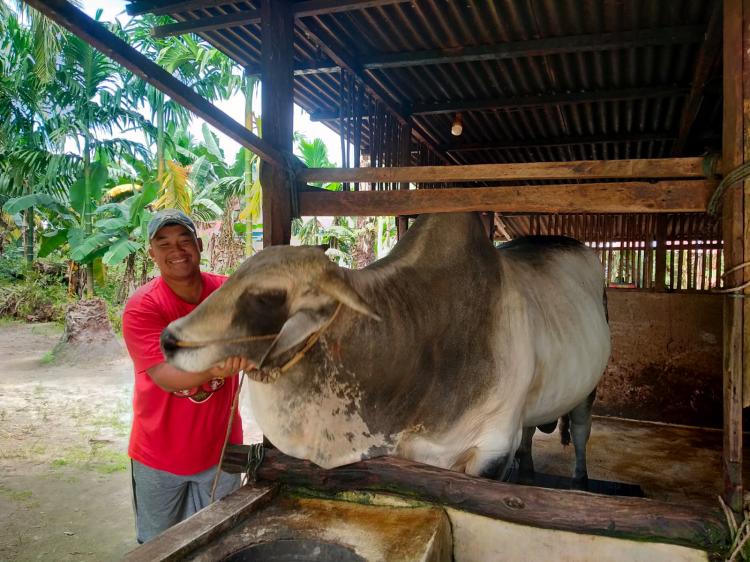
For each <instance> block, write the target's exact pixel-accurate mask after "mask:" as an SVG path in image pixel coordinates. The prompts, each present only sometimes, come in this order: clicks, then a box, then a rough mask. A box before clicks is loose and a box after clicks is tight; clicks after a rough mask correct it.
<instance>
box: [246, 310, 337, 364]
mask: <svg viewBox="0 0 750 562" xmlns="http://www.w3.org/2000/svg"><path fill="white" fill-rule="evenodd" d="M326 319H327V318H326V317H325V316H323V315H321V314H319V313H318V312H316V311H313V310H300V311H299V312H297V313H295V314H293V315H292V316H290V317H289V319H288V320H287V321H286V322H284V325H283V326H282V327H281V331H280V332H279V335H278V336H276V339H275V340H273V343H272V344H271V346H270V347H269V349H268V351H266V354H265V355H264V356H263V359H261V360H260V366H263V365H264V364H265V362H266V361H268V360H269V359H274V358H276V357H278V356H279V355H281V354H283V353H285V352H287V351H289V350H290V349H294V348H295V347H297V346H298V345H300V344H301V343H302V342H304V341H305V340H307V338H309V337H310V336H312V335H313V334H314V333H315V332H317V331H318V330H320V328H322V327H323V325H324V324H325V323H326Z"/></svg>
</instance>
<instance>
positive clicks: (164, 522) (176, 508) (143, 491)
mask: <svg viewBox="0 0 750 562" xmlns="http://www.w3.org/2000/svg"><path fill="white" fill-rule="evenodd" d="M131 473H132V475H133V511H135V529H136V537H137V539H138V542H139V543H144V542H146V541H148V540H151V539H152V538H154V537H155V536H156V535H158V534H159V533H161V532H162V531H164V530H166V529H168V528H169V527H171V526H172V525H176V524H177V523H179V522H180V521H182V520H183V519H187V518H188V517H190V516H191V515H192V514H193V513H196V512H197V511H199V510H201V509H203V508H204V507H206V506H207V505H208V504H209V502H210V500H211V487H212V486H213V483H214V475H215V474H216V467H215V466H214V467H211V468H209V469H208V470H204V471H203V472H199V473H198V474H191V475H188V476H180V475H179V474H172V473H171V472H166V471H164V470H157V469H155V468H150V467H148V466H146V465H145V464H142V463H140V462H138V461H134V460H131ZM239 487H240V475H239V474H229V473H227V472H224V471H222V472H221V476H220V477H219V483H218V484H217V485H216V494H215V499H216V500H218V499H220V498H223V497H224V496H226V495H227V494H229V493H230V492H233V491H234V490H236V489H237V488H239Z"/></svg>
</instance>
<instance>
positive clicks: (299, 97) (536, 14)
mask: <svg viewBox="0 0 750 562" xmlns="http://www.w3.org/2000/svg"><path fill="white" fill-rule="evenodd" d="M371 4H372V3H368V6H369V5H371ZM715 5H716V2H715V0H673V1H669V2H663V1H654V0H632V1H631V0H628V1H625V0H600V1H594V0H502V1H494V2H493V1H490V2H488V1H480V0H461V1H453V0H412V1H410V2H401V3H390V4H387V5H381V6H370V7H366V8H362V9H354V10H349V11H345V12H338V13H330V14H325V15H316V16H308V17H303V18H301V19H300V20H299V22H300V23H299V24H298V25H297V26H296V32H295V45H294V47H295V49H294V53H295V62H296V63H297V64H298V65H305V64H307V65H310V64H314V63H315V61H320V60H323V61H325V60H326V56H325V55H324V54H323V50H322V49H321V48H320V43H323V44H325V45H327V46H328V47H330V48H332V49H334V50H336V51H339V52H341V53H345V54H347V55H350V56H351V57H352V58H353V59H354V60H355V61H372V60H375V61H377V60H380V59H382V58H383V57H384V56H393V55H394V54H400V55H403V54H414V53H420V52H426V51H432V50H440V51H443V52H446V53H456V52H459V51H460V49H466V48H475V47H482V46H490V45H498V44H506V43H510V42H518V41H529V40H539V39H554V38H569V37H572V36H580V35H599V34H605V33H616V32H641V31H645V32H647V31H648V30H655V31H657V32H659V33H657V35H659V36H660V37H657V38H656V39H654V38H652V39H651V40H649V41H648V42H647V43H648V44H643V45H636V46H632V45H631V46H628V47H624V48H610V47H607V46H606V45H603V46H602V48H601V50H584V51H575V52H559V49H558V50H557V51H554V52H553V54H545V53H541V54H540V53H535V54H532V55H528V56H517V57H512V58H505V59H502V60H474V61H471V62H447V63H441V64H420V65H418V66H403V67H389V68H366V69H365V70H362V71H361V75H362V76H364V77H366V79H367V80H370V81H372V82H374V83H376V84H377V85H378V86H379V87H380V88H382V90H384V91H385V92H387V93H388V94H389V95H390V96H391V97H392V98H393V101H394V102H395V104H396V105H397V106H398V107H403V108H404V112H405V113H408V112H409V108H413V107H415V106H417V107H420V106H423V105H424V104H432V103H448V102H449V103H451V104H454V105H455V107H460V106H461V104H466V105H472V103H476V102H477V101H478V100H479V101H481V100H491V99H494V100H497V99H507V98H510V99H511V101H512V100H517V99H521V98H523V99H531V98H534V97H538V96H545V97H549V96H558V97H560V96H563V98H564V97H565V96H568V97H569V98H570V97H576V96H578V98H577V99H576V100H574V101H561V102H560V103H545V104H543V105H540V106H536V107H529V105H528V104H525V105H524V104H521V105H522V106H520V107H513V106H507V105H506V106H504V107H502V108H501V109H481V110H472V111H463V112H462V113H463V125H464V127H463V134H462V135H461V137H460V138H458V139H456V137H452V136H451V134H450V125H451V122H452V120H453V117H454V112H452V111H451V112H446V113H437V114H419V115H415V116H414V117H413V119H414V123H415V125H416V126H417V127H418V128H420V129H421V130H422V131H423V132H424V133H425V136H426V137H427V138H429V139H430V140H431V141H432V142H433V144H434V145H435V146H437V147H438V148H440V149H441V150H443V151H446V152H445V153H446V154H447V155H448V156H449V157H450V158H451V159H452V160H453V161H456V162H459V163H484V162H530V161H550V160H578V159H613V158H652V157H662V156H669V155H670V154H671V151H672V145H673V142H674V139H675V138H676V137H677V135H678V131H679V127H680V120H681V115H682V110H683V106H684V104H685V99H686V96H687V93H688V91H689V87H690V84H691V81H692V78H693V72H694V67H695V65H696V62H697V59H698V56H699V52H700V49H701V45H702V41H703V37H702V35H700V34H696V33H690V29H694V30H699V31H700V30H704V29H706V28H707V26H708V22H709V20H710V17H711V13H712V11H713V9H714V6H715ZM257 8H259V2H227V3H225V4H223V5H221V6H218V7H206V8H204V9H201V10H191V11H177V12H175V13H173V14H172V15H173V17H174V18H175V19H176V20H178V21H184V20H200V19H203V18H206V17H210V16H217V15H223V14H230V13H234V12H238V11H242V10H250V9H257ZM303 28H306V29H308V30H311V31H312V32H313V33H314V34H315V35H317V36H318V37H317V38H315V37H309V36H308V35H307V34H306V33H305V31H304V30H303ZM675 29H682V32H680V34H678V35H680V38H678V39H676V40H675V39H674V38H670V37H671V36H670V34H669V33H668V31H669V30H675ZM661 31H664V33H663V34H661V33H660V32H661ZM200 35H201V36H202V37H203V38H205V39H206V40H207V41H209V42H210V43H212V44H214V45H215V46H217V47H218V48H220V49H221V50H223V51H224V52H225V53H227V54H228V55H229V56H230V57H232V58H233V59H235V60H236V61H237V62H238V63H240V64H241V65H243V66H246V67H257V66H258V65H259V63H260V26H259V25H258V24H249V25H240V26H236V27H231V28H225V29H220V30H214V31H206V32H202V33H200ZM661 35H663V38H662V37H661ZM328 64H329V66H330V64H331V63H330V62H328ZM339 81H340V74H339V73H338V72H327V73H319V74H305V75H300V76H296V77H295V101H296V102H297V103H298V104H299V105H300V106H302V107H303V108H304V109H305V110H307V111H308V112H310V113H312V114H327V113H328V114H330V113H334V114H337V113H338V110H339V98H340V83H339ZM714 83H715V84H717V85H718V84H720V65H716V66H715V68H714V71H713V74H712V79H711V81H710V82H709V87H708V88H707V90H706V92H705V94H704V100H703V103H702V106H701V111H700V112H699V114H698V117H697V119H696V121H695V124H694V126H693V128H692V130H691V134H690V137H689V142H688V143H687V146H686V150H685V151H684V153H683V155H696V154H701V153H703V152H704V151H705V150H706V149H717V148H718V146H719V142H720V141H719V139H720V136H721V119H720V118H719V119H717V118H716V117H717V112H718V115H719V116H720V114H721V103H720V99H721V98H720V95H721V94H720V90H719V88H718V87H715V86H712V84H714ZM618 91H627V92H628V96H627V99H611V100H609V99H597V95H599V96H600V97H601V95H603V94H604V95H609V94H610V93H614V94H616V93H617V92H618ZM582 92H583V93H585V95H589V94H590V95H591V96H592V97H593V98H594V101H582V100H581V97H582V96H581V93H582ZM614 98H617V95H615V96H614ZM328 123H329V125H330V126H332V128H334V129H337V127H338V126H337V125H336V123H335V122H333V121H329V122H328ZM365 123H366V121H365ZM363 129H364V131H363V137H362V139H363V141H362V142H363V145H364V149H365V150H368V148H367V143H368V139H369V132H368V130H367V126H366V125H365V126H364V127H363ZM568 139H570V142H571V144H563V143H565V142H568ZM482 146H485V147H486V148H484V149H482Z"/></svg>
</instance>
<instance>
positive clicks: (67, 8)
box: [27, 0, 291, 165]
mask: <svg viewBox="0 0 750 562" xmlns="http://www.w3.org/2000/svg"><path fill="white" fill-rule="evenodd" d="M27 3H28V4H29V5H30V6H31V7H32V8H34V9H36V10H38V11H39V12H41V13H42V14H44V15H45V16H47V17H48V18H50V19H51V20H52V21H54V22H55V23H57V24H59V25H61V26H62V27H64V28H65V29H67V30H68V31H70V32H71V33H74V34H75V35H77V36H78V37H80V38H81V39H83V40H84V41H86V42H87V43H89V44H90V45H92V46H93V47H94V48H95V49H97V50H99V51H101V52H102V53H104V54H105V55H107V56H108V57H109V58H111V59H112V60H114V61H115V62H117V63H119V64H121V65H122V66H124V67H125V68H127V69H128V70H130V71H131V72H132V73H133V74H135V75H136V76H139V77H140V78H142V79H143V80H145V81H146V82H148V83H149V84H151V85H152V86H154V87H155V88H157V89H158V90H161V91H162V92H164V93H165V94H167V95H168V96H169V97H171V98H172V99H173V100H174V101H176V102H177V103H179V104H180V105H182V106H184V107H185V108H187V109H189V110H190V111H192V112H193V113H194V114H195V115H197V116H198V117H200V118H201V119H203V120H204V121H206V122H208V123H209V124H210V125H212V126H214V127H216V128H217V129H218V130H220V131H221V132H222V133H224V134H225V135H227V136H228V137H230V138H232V139H233V140H235V141H236V142H238V143H239V144H241V145H242V146H244V147H245V148H247V149H248V150H251V151H253V152H254V153H255V154H258V155H259V156H260V157H261V158H262V159H264V160H266V161H267V162H273V163H275V164H277V165H283V164H284V162H285V157H284V155H283V154H282V153H281V152H280V151H279V150H277V149H275V148H274V147H273V146H271V144H270V143H268V142H267V141H266V140H264V139H261V138H260V137H258V136H257V135H255V134H253V133H252V132H251V131H249V130H247V129H246V128H245V127H244V126H243V125H241V124H240V123H238V122H237V121H235V120H234V119H232V118H231V117H229V115H227V114H226V113H224V112H223V111H221V110H220V109H218V108H217V107H216V106H214V105H213V104H211V103H210V102H208V101H207V100H206V99H205V98H203V97H202V96H200V95H198V94H196V93H195V92H194V91H193V90H192V89H190V88H189V87H188V86H186V85H185V84H183V83H182V82H180V81H179V80H178V79H177V78H175V77H174V76H172V75H171V74H170V73H169V72H167V71H166V70H164V69H163V68H161V67H160V66H159V65H157V64H156V63H154V62H153V61H151V60H150V59H149V58H147V57H145V56H144V55H142V54H141V53H139V52H138V51H136V50H135V49H134V48H133V47H131V46H130V45H128V44H127V43H125V42H124V41H123V40H122V39H120V38H119V37H117V36H116V35H115V34H114V33H112V32H111V31H109V30H108V29H106V28H105V27H104V26H103V25H102V24H101V23H98V22H96V21H94V20H93V19H91V18H90V17H88V16H87V15H86V14H84V13H83V12H82V11H81V10H79V9H78V8H76V7H75V6H74V5H72V4H71V3H70V2H67V1H66V0H28V1H27ZM289 154H290V157H291V150H290V151H289Z"/></svg>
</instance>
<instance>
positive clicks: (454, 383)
mask: <svg viewBox="0 0 750 562" xmlns="http://www.w3.org/2000/svg"><path fill="white" fill-rule="evenodd" d="M603 298H604V280H603V276H602V271H601V265H600V263H599V260H598V259H597V258H596V256H595V255H594V253H593V252H592V251H591V250H589V249H588V248H586V247H585V246H584V245H582V244H580V243H578V242H576V241H574V240H571V239H568V238H562V237H529V238H522V239H518V240H516V241H513V242H511V243H508V244H506V245H504V246H503V247H502V248H501V249H500V250H498V249H496V248H494V246H493V245H492V244H491V243H490V242H489V241H488V240H487V238H486V236H485V234H484V230H483V227H482V224H481V221H480V220H479V217H478V216H476V215H475V214H469V213H467V214H442V215H430V216H423V217H420V218H419V219H418V220H417V221H416V223H415V224H414V226H413V227H412V228H411V229H410V230H409V231H408V233H407V234H406V236H405V237H404V238H403V239H402V240H401V241H400V242H399V243H398V244H397V245H396V247H395V248H394V249H393V251H392V252H391V253H390V255H389V256H388V257H386V258H384V259H382V260H380V261H378V262H376V263H374V264H372V265H371V266H370V267H367V268H365V269H363V270H360V271H350V270H345V269H341V268H339V267H338V266H336V265H335V264H333V263H331V262H330V260H329V259H328V258H327V257H326V256H325V255H324V254H323V252H322V251H320V250H319V249H316V248H309V247H288V246H286V247H271V248H268V249H266V250H264V251H263V252H261V253H260V254H258V255H256V256H254V257H252V258H250V259H248V260H247V261H246V262H245V263H244V264H243V265H242V266H241V267H240V269H239V270H238V271H237V272H236V273H235V274H234V275H233V276H232V278H231V279H230V280H229V281H227V283H226V284H225V285H224V286H223V287H222V288H221V289H220V290H218V291H216V293H214V294H213V295H211V296H210V297H209V298H208V299H207V300H206V301H205V302H204V303H203V304H201V305H200V306H199V307H198V308H197V309H196V310H195V311H194V312H193V313H191V314H190V315H189V316H187V317H185V318H182V319H180V320H178V321H176V322H174V323H173V324H171V325H170V327H169V328H168V329H167V330H166V331H165V334H164V335H163V338H162V342H163V347H164V351H165V354H166V356H167V359H168V360H169V361H170V362H171V363H172V364H174V365H176V366H178V367H180V368H182V369H186V370H202V369H205V368H207V367H209V366H210V365H211V364H213V363H215V362H216V361H219V360H221V359H223V358H225V357H228V356H232V355H243V356H246V357H247V358H249V359H251V360H252V361H254V362H256V363H257V364H259V365H260V371H256V372H255V373H254V374H253V378H254V379H256V381H255V382H252V383H251V384H252V388H251V391H250V395H251V400H252V408H253V412H254V415H255V416H256V419H257V421H258V423H259V424H260V427H261V429H262V430H263V432H264V434H265V435H267V437H268V438H269V439H270V440H271V442H273V443H274V444H275V445H276V446H277V447H278V448H279V449H280V450H281V451H283V452H284V453H287V454H290V455H293V456H295V457H299V458H305V459H309V460H311V461H313V462H315V463H317V464H319V465H320V466H323V467H326V468H330V467H335V466H340V465H343V464H348V463H351V462H355V461H358V460H360V459H364V458H371V457H375V456H379V455H386V454H393V455H398V456H402V457H406V458H410V459H413V460H416V461H419V462H424V463H428V464H432V465H435V466H439V467H444V468H450V469H454V470H459V471H465V472H467V473H468V474H472V475H486V476H498V475H502V474H503V473H504V471H505V470H506V468H507V466H508V464H509V460H510V459H511V458H512V456H513V453H514V452H515V451H516V449H517V448H518V447H519V444H520V442H521V436H522V429H523V428H531V427H534V426H536V425H540V424H545V423H549V422H552V421H554V420H556V419H557V418H558V417H559V416H561V415H563V414H566V413H568V412H572V413H573V414H575V413H576V412H577V413H578V414H580V415H572V416H571V424H572V426H571V433H572V434H573V440H574V443H575V444H576V445H577V447H576V448H577V449H578V448H579V447H580V449H581V455H579V456H582V455H583V454H584V453H583V452H584V451H585V441H586V439H587V438H588V433H589V429H590V408H587V407H585V406H586V404H587V403H588V398H589V396H590V395H591V394H592V391H593V390H594V388H595V387H596V384H597V382H598V380H599V378H600V377H601V375H602V373H603V371H604V368H605V366H606V363H607V360H608V358H609V352H610V341H609V329H608V325H607V320H606V310H605V304H604V302H603ZM271 334H278V335H277V336H276V337H275V338H273V339H271V338H265V339H264V338H256V337H255V336H264V335H271ZM315 334H319V336H320V337H319V339H318V340H317V341H316V343H315V344H314V345H313V346H312V347H309V349H308V350H307V351H306V352H305V354H304V357H302V359H301V360H299V361H298V362H296V363H295V364H294V365H293V366H291V367H290V368H289V369H288V371H286V372H284V373H283V374H282V375H280V376H278V377H277V378H275V380H273V381H272V382H268V383H264V382H257V381H258V380H263V379H273V378H274V377H273V376H271V373H274V372H275V373H278V371H274V368H277V367H278V366H280V365H291V363H290V359H291V358H292V357H294V356H295V355H296V356H299V351H300V350H301V349H302V348H303V347H304V346H305V342H306V341H309V338H310V337H311V336H314V335H315ZM250 338H252V339H250ZM180 342H190V346H189V347H183V346H181V344H180ZM201 342H205V344H201ZM527 433H528V432H527ZM576 436H578V438H576ZM583 460H584V464H583V465H582V466H580V461H581V459H580V458H579V459H578V461H579V467H578V468H579V473H578V474H577V476H578V477H579V478H580V477H585V459H583ZM581 471H583V473H580V472H581Z"/></svg>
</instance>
